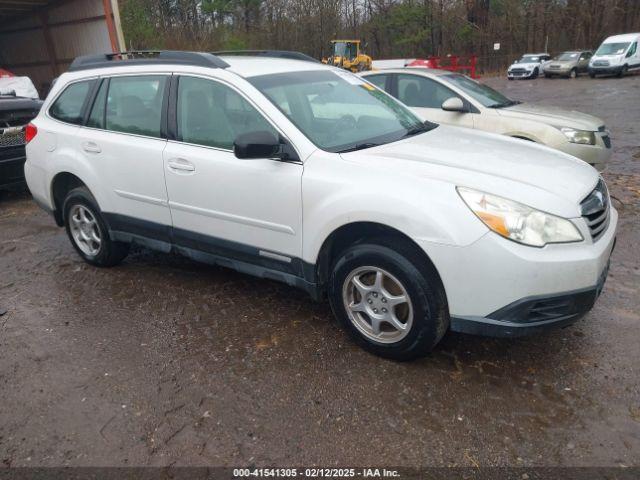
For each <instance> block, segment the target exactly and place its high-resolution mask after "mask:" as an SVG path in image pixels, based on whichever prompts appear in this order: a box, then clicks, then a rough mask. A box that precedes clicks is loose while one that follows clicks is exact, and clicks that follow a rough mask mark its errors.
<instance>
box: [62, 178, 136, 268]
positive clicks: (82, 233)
mask: <svg viewBox="0 0 640 480" xmlns="http://www.w3.org/2000/svg"><path fill="white" fill-rule="evenodd" d="M63 212H64V224H65V228H66V231H67V235H68V236H69V239H70V240H71V244H72V245H73V247H74V248H75V249H76V251H77V252H78V254H79V255H80V256H81V257H82V258H83V259H84V261H86V262H87V263H90V264H91V265H95V266H98V267H111V266H113V265H116V264H118V263H120V262H121V261H122V260H123V259H124V258H125V257H126V256H127V254H128V253H129V244H128V243H122V242H115V241H113V240H112V239H111V237H110V236H109V229H108V228H107V225H106V223H105V221H104V219H103V218H102V213H101V212H100V208H98V204H97V202H96V200H95V199H94V198H93V195H91V193H90V192H89V190H88V189H87V188H86V187H79V188H74V189H73V190H71V191H70V192H69V193H68V194H67V196H66V198H65V200H64V205H63Z"/></svg>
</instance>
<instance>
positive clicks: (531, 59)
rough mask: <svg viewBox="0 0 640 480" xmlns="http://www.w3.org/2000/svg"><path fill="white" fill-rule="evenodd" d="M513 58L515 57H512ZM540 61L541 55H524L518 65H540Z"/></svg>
mask: <svg viewBox="0 0 640 480" xmlns="http://www.w3.org/2000/svg"><path fill="white" fill-rule="evenodd" d="M512 58H513V57H512ZM539 61H540V56H539V55H523V56H522V58H521V59H520V60H518V62H517V63H538V62H539Z"/></svg>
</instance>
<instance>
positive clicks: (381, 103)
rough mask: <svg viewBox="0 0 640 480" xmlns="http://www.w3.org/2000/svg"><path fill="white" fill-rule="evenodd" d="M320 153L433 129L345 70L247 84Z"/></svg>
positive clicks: (261, 79) (254, 80) (262, 78)
mask: <svg viewBox="0 0 640 480" xmlns="http://www.w3.org/2000/svg"><path fill="white" fill-rule="evenodd" d="M248 80H249V81H250V82H251V83H252V84H253V85H254V86H255V87H256V88H257V89H258V90H260V91H261V92H262V93H263V94H264V95H265V96H266V97H267V98H268V99H269V100H270V101H271V102H272V103H273V104H274V105H275V106H276V107H278V108H279V109H280V110H281V111H282V112H283V113H284V114H285V115H286V116H287V117H288V118H289V120H291V121H292V122H293V123H294V124H295V125H296V126H297V127H298V128H299V129H300V131H302V133H304V134H305V135H306V136H307V137H308V138H309V140H311V141H312V142H313V143H314V144H315V145H316V146H318V147H319V148H321V149H323V150H326V151H329V152H345V151H349V150H357V149H361V148H368V147H373V146H376V145H382V144H384V143H389V142H394V141H396V140H400V139H401V138H403V137H406V136H408V135H414V134H418V133H422V132H425V131H427V130H430V129H431V128H434V127H435V126H436V125H435V124H430V123H428V124H425V123H424V122H422V121H421V120H420V119H419V118H418V117H416V116H415V115H414V114H413V113H412V112H411V111H410V110H409V109H407V108H406V107H405V106H403V105H402V104H401V103H399V102H398V101H397V100H395V99H394V98H392V97H391V96H389V95H387V94H386V93H384V92H382V91H380V90H378V89H377V88H375V87H373V86H372V85H370V84H369V83H367V82H365V81H364V80H362V79H361V78H360V77H358V76H356V75H353V74H352V73H349V72H343V71H341V70H319V71H318V70H315V71H308V72H291V73H279V74H273V75H261V76H258V77H253V78H249V79H248Z"/></svg>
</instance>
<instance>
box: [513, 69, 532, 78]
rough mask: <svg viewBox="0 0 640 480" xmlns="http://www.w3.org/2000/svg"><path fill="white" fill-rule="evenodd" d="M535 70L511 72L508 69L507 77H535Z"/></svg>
mask: <svg viewBox="0 0 640 480" xmlns="http://www.w3.org/2000/svg"><path fill="white" fill-rule="evenodd" d="M534 72H535V70H532V71H530V72H527V71H525V72H509V71H507V78H533V77H534Z"/></svg>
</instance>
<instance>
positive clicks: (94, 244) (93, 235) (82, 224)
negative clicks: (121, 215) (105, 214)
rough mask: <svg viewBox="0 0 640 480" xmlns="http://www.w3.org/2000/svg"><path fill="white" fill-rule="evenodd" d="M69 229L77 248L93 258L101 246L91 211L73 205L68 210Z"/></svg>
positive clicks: (97, 226) (100, 236)
mask: <svg viewBox="0 0 640 480" xmlns="http://www.w3.org/2000/svg"><path fill="white" fill-rule="evenodd" d="M69 229H70V230H71V236H72V237H73V241H74V242H75V244H76V245H77V246H78V248H79V249H80V250H81V251H82V253H84V254H85V255H87V256H89V257H95V256H96V255H97V254H98V252H99V251H100V246H101V245H102V234H101V232H100V226H99V225H98V222H97V221H96V218H95V216H94V215H93V213H91V210H89V209H88V208H86V207H84V206H83V205H73V206H72V207H71V209H70V210H69Z"/></svg>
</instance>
